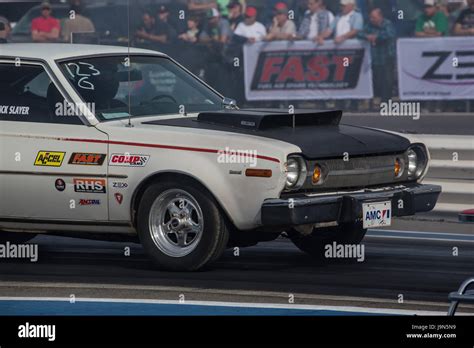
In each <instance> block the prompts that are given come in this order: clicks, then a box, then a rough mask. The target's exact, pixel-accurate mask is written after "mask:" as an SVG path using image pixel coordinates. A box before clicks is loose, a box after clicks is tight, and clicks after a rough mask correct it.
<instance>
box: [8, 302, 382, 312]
mask: <svg viewBox="0 0 474 348" xmlns="http://www.w3.org/2000/svg"><path fill="white" fill-rule="evenodd" d="M0 315H5V316H15V315H18V316H40V315H48V316H54V315H64V316H79V315H87V316H214V315H217V316H229V315H235V316H360V315H377V314H374V313H361V312H347V311H336V310H317V309H315V310H312V309H293V308H291V309H286V308H258V307H230V306H211V305H188V304H162V303H131V302H88V301H80V302H75V303H69V302H66V301H31V300H26V301H25V300H0Z"/></svg>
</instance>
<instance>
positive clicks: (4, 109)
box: [0, 105, 30, 116]
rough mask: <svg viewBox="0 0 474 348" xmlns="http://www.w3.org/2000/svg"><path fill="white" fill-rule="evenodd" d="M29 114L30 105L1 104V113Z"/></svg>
mask: <svg viewBox="0 0 474 348" xmlns="http://www.w3.org/2000/svg"><path fill="white" fill-rule="evenodd" d="M29 114H30V107H29V106H16V105H0V115H20V116H28V115H29Z"/></svg>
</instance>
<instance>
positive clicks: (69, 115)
mask: <svg viewBox="0 0 474 348" xmlns="http://www.w3.org/2000/svg"><path fill="white" fill-rule="evenodd" d="M72 109H74V108H72V107H70V106H69V105H68V103H66V102H65V100H64V98H63V96H62V95H61V93H60V92H59V91H58V89H57V88H56V86H55V85H54V84H53V83H52V81H51V79H50V78H49V76H48V74H47V73H46V71H45V70H44V68H43V67H41V66H37V65H26V64H25V65H21V66H15V65H14V64H0V121H1V120H5V121H18V122H41V123H59V124H83V123H82V122H81V120H80V119H79V118H78V117H77V113H74V111H75V110H72Z"/></svg>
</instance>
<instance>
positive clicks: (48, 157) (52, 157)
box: [35, 151, 66, 167]
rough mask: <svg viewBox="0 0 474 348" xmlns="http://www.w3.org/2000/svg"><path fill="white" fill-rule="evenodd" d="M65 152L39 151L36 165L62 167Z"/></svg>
mask: <svg viewBox="0 0 474 348" xmlns="http://www.w3.org/2000/svg"><path fill="white" fill-rule="evenodd" d="M65 155H66V153H65V152H57V151H39V152H38V155H37V156H36V159H35V166H44V167H61V164H62V163H63V160H64V156H65Z"/></svg>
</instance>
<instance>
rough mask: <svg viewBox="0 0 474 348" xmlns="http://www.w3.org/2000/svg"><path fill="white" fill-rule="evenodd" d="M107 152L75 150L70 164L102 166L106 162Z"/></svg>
mask: <svg viewBox="0 0 474 348" xmlns="http://www.w3.org/2000/svg"><path fill="white" fill-rule="evenodd" d="M104 160H105V154H102V153H83V152H74V153H73V154H72V155H71V157H70V158H69V162H68V163H69V164H77V165H84V166H101V165H102V164H103V163H104Z"/></svg>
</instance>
